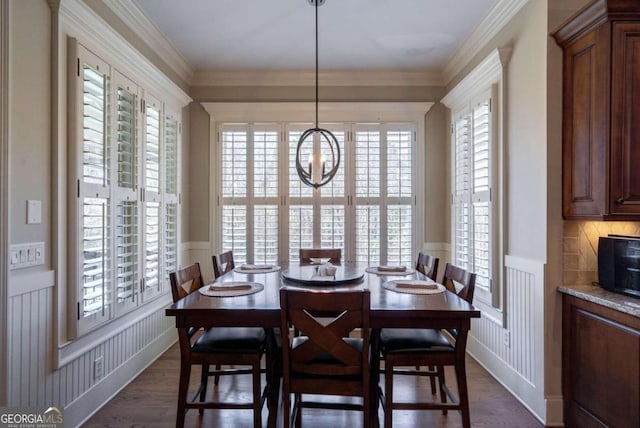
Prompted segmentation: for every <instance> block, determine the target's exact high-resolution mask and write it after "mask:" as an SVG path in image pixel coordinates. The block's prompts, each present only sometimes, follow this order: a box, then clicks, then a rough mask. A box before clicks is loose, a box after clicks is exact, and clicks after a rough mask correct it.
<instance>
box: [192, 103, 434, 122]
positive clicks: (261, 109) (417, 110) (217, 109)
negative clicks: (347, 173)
mask: <svg viewBox="0 0 640 428" xmlns="http://www.w3.org/2000/svg"><path fill="white" fill-rule="evenodd" d="M201 104H202V107H204V109H205V110H206V111H207V113H209V116H210V118H211V121H212V122H246V121H260V122H282V121H288V122H300V123H312V122H313V120H312V119H313V117H314V112H315V104H313V103H311V102H275V103H274V102H260V103H247V102H239V103H226V102H211V103H208V102H203V103H201ZM433 104H434V103H432V102H327V103H324V102H323V103H320V104H319V105H318V114H319V116H320V119H321V120H320V122H321V123H330V122H381V121H383V122H406V121H407V120H415V121H418V120H422V119H424V115H425V114H427V112H428V111H429V109H431V107H432V106H433Z"/></svg>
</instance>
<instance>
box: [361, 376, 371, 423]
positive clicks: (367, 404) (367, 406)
mask: <svg viewBox="0 0 640 428" xmlns="http://www.w3.org/2000/svg"><path fill="white" fill-rule="evenodd" d="M366 388H369V387H368V386H367V387H366ZM369 394H370V393H365V394H364V396H363V397H362V412H363V415H362V422H363V423H362V426H364V427H370V426H371V397H370V395H369Z"/></svg>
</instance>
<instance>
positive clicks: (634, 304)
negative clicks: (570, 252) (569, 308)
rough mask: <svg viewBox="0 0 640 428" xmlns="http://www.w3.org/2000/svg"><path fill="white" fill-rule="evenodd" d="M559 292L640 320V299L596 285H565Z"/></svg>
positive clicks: (559, 288)
mask: <svg viewBox="0 0 640 428" xmlns="http://www.w3.org/2000/svg"><path fill="white" fill-rule="evenodd" d="M558 291H560V292H561V293H565V294H570V295H572V296H575V297H579V298H580V299H584V300H587V301H589V302H593V303H597V304H599V305H602V306H606V307H608V308H611V309H615V310H616V311H620V312H624V313H626V314H629V315H633V316H636V317H639V318H640V299H635V298H633V297H629V296H625V295H623V294H618V293H612V292H611V291H607V290H605V289H604V288H602V287H598V286H596V285H564V286H560V287H558Z"/></svg>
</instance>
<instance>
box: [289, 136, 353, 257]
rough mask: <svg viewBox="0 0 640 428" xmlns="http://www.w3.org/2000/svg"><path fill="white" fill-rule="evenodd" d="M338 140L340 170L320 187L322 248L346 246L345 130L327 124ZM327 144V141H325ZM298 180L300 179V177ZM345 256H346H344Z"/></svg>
mask: <svg viewBox="0 0 640 428" xmlns="http://www.w3.org/2000/svg"><path fill="white" fill-rule="evenodd" d="M327 128H328V129H329V130H330V131H331V132H332V133H333V135H334V136H335V137H336V140H338V145H339V146H340V148H341V151H342V154H341V160H340V165H339V167H338V171H337V172H336V175H335V176H334V177H333V179H332V180H331V181H330V182H329V183H328V184H326V185H325V186H323V187H320V192H319V193H320V195H319V196H320V201H319V202H320V213H319V217H318V219H319V222H320V241H319V242H320V247H321V248H344V247H345V232H346V224H345V220H346V212H345V203H346V201H345V197H344V195H345V182H344V172H345V165H346V162H345V158H346V156H345V155H346V153H345V151H346V150H347V148H346V145H345V132H344V130H343V129H340V128H339V127H338V125H331V126H327ZM324 144H326V143H324ZM327 162H329V161H328V160H327ZM298 181H300V179H299V178H298ZM343 257H344V256H343Z"/></svg>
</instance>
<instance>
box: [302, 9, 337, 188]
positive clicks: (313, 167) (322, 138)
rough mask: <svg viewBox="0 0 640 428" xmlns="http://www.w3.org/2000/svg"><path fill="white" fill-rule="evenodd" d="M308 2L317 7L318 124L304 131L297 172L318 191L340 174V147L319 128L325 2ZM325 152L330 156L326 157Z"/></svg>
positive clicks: (334, 138) (329, 132)
mask: <svg viewBox="0 0 640 428" xmlns="http://www.w3.org/2000/svg"><path fill="white" fill-rule="evenodd" d="M308 2H309V3H310V4H311V5H313V6H314V7H315V11H316V122H315V127H313V128H309V129H307V130H306V131H304V132H303V133H302V135H301V136H300V139H299V140H298V147H297V149H296V171H297V172H298V176H299V177H300V180H301V181H302V182H303V183H304V184H306V185H307V186H311V187H313V188H314V189H317V188H318V187H321V186H324V185H325V184H327V183H329V182H330V181H331V179H333V177H334V176H335V175H336V173H337V172H338V167H339V166H340V146H339V145H338V140H337V139H336V137H335V135H333V133H331V131H329V130H327V129H322V128H320V127H319V126H318V6H322V5H323V4H324V2H325V0H308ZM305 144H311V152H310V153H311V154H310V155H309V159H308V161H307V162H306V163H305V162H303V159H302V152H303V149H302V148H303V146H304V145H305ZM323 149H325V150H324V151H323ZM325 152H326V154H327V155H329V156H326V155H325ZM329 167H330V168H329Z"/></svg>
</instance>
